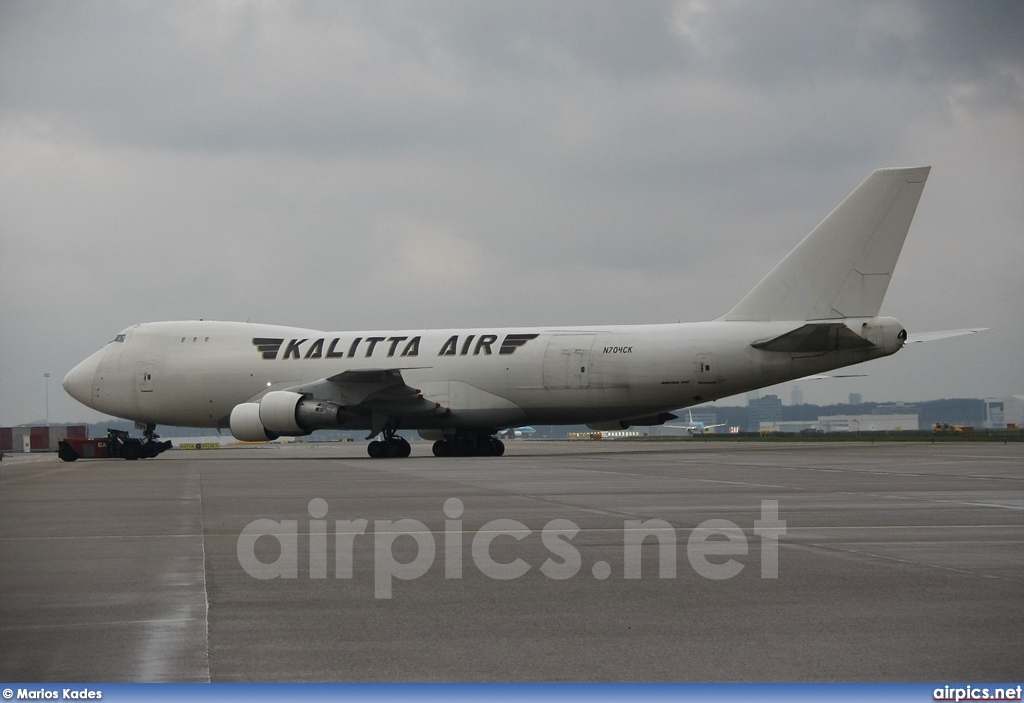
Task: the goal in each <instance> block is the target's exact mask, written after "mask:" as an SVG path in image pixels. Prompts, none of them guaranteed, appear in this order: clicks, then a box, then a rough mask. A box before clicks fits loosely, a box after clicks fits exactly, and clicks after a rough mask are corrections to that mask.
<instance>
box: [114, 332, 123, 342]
mask: <svg viewBox="0 0 1024 703" xmlns="http://www.w3.org/2000/svg"><path fill="white" fill-rule="evenodd" d="M114 341H115V342H123V341H124V335H123V334H119V335H117V336H116V337H114Z"/></svg>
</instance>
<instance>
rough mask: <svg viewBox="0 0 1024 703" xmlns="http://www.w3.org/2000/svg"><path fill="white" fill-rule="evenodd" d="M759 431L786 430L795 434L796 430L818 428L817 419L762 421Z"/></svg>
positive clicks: (815, 429)
mask: <svg viewBox="0 0 1024 703" xmlns="http://www.w3.org/2000/svg"><path fill="white" fill-rule="evenodd" d="M760 430H761V432H786V433H792V434H796V433H798V432H806V431H809V430H810V431H815V432H817V430H818V421H817V420H781V421H779V422H762V423H761V427H760Z"/></svg>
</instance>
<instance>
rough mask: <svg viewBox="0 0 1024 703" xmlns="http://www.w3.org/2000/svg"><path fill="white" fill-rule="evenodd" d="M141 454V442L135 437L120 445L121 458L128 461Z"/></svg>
mask: <svg viewBox="0 0 1024 703" xmlns="http://www.w3.org/2000/svg"><path fill="white" fill-rule="evenodd" d="M140 456H142V442H140V441H139V440H137V439H129V440H128V441H127V442H125V443H124V445H123V446H122V447H121V458H122V459H126V460H128V461H135V460H136V459H138V458H139V457H140Z"/></svg>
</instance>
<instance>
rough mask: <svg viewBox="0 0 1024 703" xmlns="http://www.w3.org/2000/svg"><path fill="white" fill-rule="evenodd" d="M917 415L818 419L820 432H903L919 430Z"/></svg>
mask: <svg viewBox="0 0 1024 703" xmlns="http://www.w3.org/2000/svg"><path fill="white" fill-rule="evenodd" d="M919 429H921V427H920V422H919V420H918V416H917V414H916V413H915V414H913V415H910V414H905V415H874V414H872V415H823V416H821V417H819V418H818V430H819V431H820V432H902V431H907V430H914V431H916V430H919Z"/></svg>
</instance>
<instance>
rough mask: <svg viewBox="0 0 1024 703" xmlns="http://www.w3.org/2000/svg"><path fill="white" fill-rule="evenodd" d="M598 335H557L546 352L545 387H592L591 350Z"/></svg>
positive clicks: (553, 388) (549, 343)
mask: <svg viewBox="0 0 1024 703" xmlns="http://www.w3.org/2000/svg"><path fill="white" fill-rule="evenodd" d="M596 337H597V335H593V334H556V335H554V336H553V337H552V338H551V341H549V342H548V346H547V348H546V349H545V350H544V387H545V388H547V389H551V390H557V389H566V388H571V389H578V388H589V387H590V348H591V347H592V346H593V345H594V339H595V338H596Z"/></svg>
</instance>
